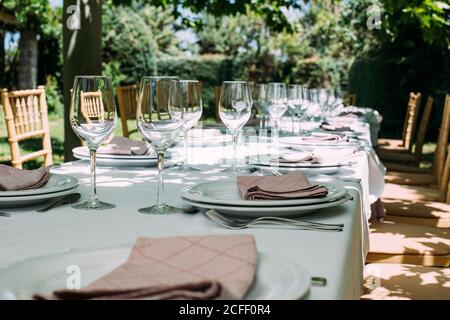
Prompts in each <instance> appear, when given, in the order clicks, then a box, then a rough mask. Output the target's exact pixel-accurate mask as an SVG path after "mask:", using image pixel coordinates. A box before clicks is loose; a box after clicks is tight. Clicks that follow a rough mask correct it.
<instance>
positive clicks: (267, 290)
mask: <svg viewBox="0 0 450 320" xmlns="http://www.w3.org/2000/svg"><path fill="white" fill-rule="evenodd" d="M130 250H131V246H119V247H114V248H104V249H79V250H71V251H68V252H64V253H59V254H55V255H49V256H42V257H37V258H32V259H28V260H25V261H23V262H19V263H16V264H13V265H12V266H10V267H8V268H6V269H3V270H1V271H0V300H11V299H14V300H15V299H20V300H28V299H31V298H32V295H33V294H34V293H50V292H52V291H53V290H56V289H61V288H66V283H67V280H68V277H69V275H70V273H68V272H70V270H69V269H68V268H69V267H70V266H77V267H78V268H79V270H81V287H85V286H87V285H88V284H89V283H91V282H93V281H94V280H96V279H98V278H100V277H101V276H103V275H105V274H107V273H108V272H110V271H112V270H113V269H114V268H116V267H117V266H119V265H120V264H122V263H124V262H125V261H126V260H127V258H128V255H129V253H130ZM310 279H311V278H310V276H309V275H308V273H307V272H306V271H305V270H304V269H303V268H302V267H301V266H299V265H298V264H296V263H294V262H291V261H289V260H287V259H285V258H282V257H278V256H275V255H272V254H268V253H260V254H258V265H257V269H256V276H255V281H254V283H253V285H252V286H251V288H250V290H249V292H248V293H247V295H246V297H245V299H249V300H274V299H285V300H294V299H300V298H302V297H304V296H305V294H306V293H307V292H308V290H309V288H310V286H311V280H310Z"/></svg>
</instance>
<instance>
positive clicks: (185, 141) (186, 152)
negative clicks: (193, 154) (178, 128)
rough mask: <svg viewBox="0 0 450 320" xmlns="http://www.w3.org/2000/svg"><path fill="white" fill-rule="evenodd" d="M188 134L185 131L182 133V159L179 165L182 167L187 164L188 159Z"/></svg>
mask: <svg viewBox="0 0 450 320" xmlns="http://www.w3.org/2000/svg"><path fill="white" fill-rule="evenodd" d="M187 134H188V132H187V130H185V131H184V159H183V161H182V162H181V165H182V166H184V165H186V164H187V158H188V136H187Z"/></svg>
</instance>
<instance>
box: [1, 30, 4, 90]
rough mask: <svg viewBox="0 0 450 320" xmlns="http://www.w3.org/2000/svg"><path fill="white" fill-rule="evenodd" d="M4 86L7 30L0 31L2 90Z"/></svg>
mask: <svg viewBox="0 0 450 320" xmlns="http://www.w3.org/2000/svg"><path fill="white" fill-rule="evenodd" d="M1 27H3V26H1ZM4 86H5V30H4V29H0V88H3V87H4Z"/></svg>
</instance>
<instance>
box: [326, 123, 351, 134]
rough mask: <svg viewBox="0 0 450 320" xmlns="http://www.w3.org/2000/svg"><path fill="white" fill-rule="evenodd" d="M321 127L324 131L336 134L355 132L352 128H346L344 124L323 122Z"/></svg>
mask: <svg viewBox="0 0 450 320" xmlns="http://www.w3.org/2000/svg"><path fill="white" fill-rule="evenodd" d="M319 127H320V128H321V129H323V130H327V131H335V132H344V131H353V130H352V128H350V127H348V126H345V125H343V124H342V123H329V122H323V123H322V124H321V125H320V126H319Z"/></svg>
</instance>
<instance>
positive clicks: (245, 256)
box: [34, 235, 257, 300]
mask: <svg viewBox="0 0 450 320" xmlns="http://www.w3.org/2000/svg"><path fill="white" fill-rule="evenodd" d="M256 262H257V252H256V244H255V239H254V237H253V236H252V235H208V236H186V237H172V238H143V237H140V238H138V239H137V241H136V243H135V244H134V246H133V249H132V251H131V254H130V256H129V258H128V260H127V261H126V262H125V263H124V264H122V265H120V266H118V267H117V268H116V269H114V270H113V271H111V272H110V273H108V274H107V275H105V276H103V277H101V278H100V279H98V280H96V281H94V282H93V283H91V284H90V285H88V286H87V287H86V288H84V289H80V290H69V289H62V290H57V291H54V292H53V293H52V294H51V295H49V296H47V295H41V294H36V295H35V296H34V298H35V299H69V300H75V299H147V300H156V299H242V298H243V297H244V296H245V294H246V293H247V291H248V289H249V288H250V286H251V284H252V282H253V278H254V276H255V270H256Z"/></svg>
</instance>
